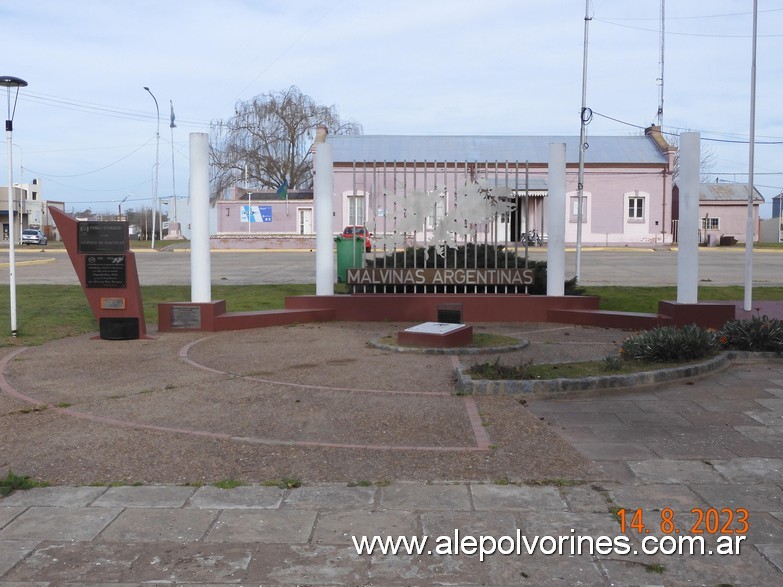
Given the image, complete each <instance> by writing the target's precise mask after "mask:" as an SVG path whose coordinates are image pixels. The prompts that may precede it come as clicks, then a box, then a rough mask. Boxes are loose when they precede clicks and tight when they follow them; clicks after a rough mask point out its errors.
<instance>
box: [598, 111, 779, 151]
mask: <svg viewBox="0 0 783 587" xmlns="http://www.w3.org/2000/svg"><path fill="white" fill-rule="evenodd" d="M592 113H593V115H595V116H600V117H601V118H606V119H607V120H611V121H613V122H617V123H619V124H624V125H625V126H630V127H632V128H638V129H640V130H646V129H647V128H648V127H646V126H641V125H639V124H634V123H632V122H626V121H625V120H620V119H619V118H613V117H611V116H607V115H606V114H601V113H600V112H596V111H595V110H593V111H592ZM697 132H699V133H710V134H717V135H719V134H728V133H720V132H718V131H711V130H699V131H697ZM661 134H664V135H670V136H678V135H679V133H676V132H670V131H661ZM701 140H703V141H712V142H714V143H735V144H740V145H747V144H748V143H750V141H749V140H747V139H744V140H743V139H738V140H735V139H717V138H711V137H701ZM754 143H755V144H756V145H783V140H779V141H754Z"/></svg>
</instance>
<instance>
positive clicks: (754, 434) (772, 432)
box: [734, 426, 783, 442]
mask: <svg viewBox="0 0 783 587" xmlns="http://www.w3.org/2000/svg"><path fill="white" fill-rule="evenodd" d="M734 429H735V430H736V431H737V432H740V433H742V434H744V435H745V436H747V437H748V438H750V439H751V440H755V441H757V442H780V441H783V426H735V427H734Z"/></svg>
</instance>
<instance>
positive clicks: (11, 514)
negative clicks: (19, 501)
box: [0, 506, 27, 528]
mask: <svg viewBox="0 0 783 587" xmlns="http://www.w3.org/2000/svg"><path fill="white" fill-rule="evenodd" d="M26 509H27V508H25V507H22V506H18V507H4V506H0V528H2V527H3V526H5V525H6V524H8V523H9V522H10V521H11V520H13V519H14V518H15V517H17V516H18V515H19V514H21V513H22V512H23V511H25V510H26Z"/></svg>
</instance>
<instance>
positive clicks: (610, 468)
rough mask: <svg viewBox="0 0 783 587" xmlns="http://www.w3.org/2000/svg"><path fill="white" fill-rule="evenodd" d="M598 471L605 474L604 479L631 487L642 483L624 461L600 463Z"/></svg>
mask: <svg viewBox="0 0 783 587" xmlns="http://www.w3.org/2000/svg"><path fill="white" fill-rule="evenodd" d="M598 470H599V471H600V472H601V473H602V474H603V476H604V479H606V480H608V481H614V482H616V483H628V484H631V485H633V484H638V483H641V481H640V480H639V478H638V477H637V476H636V474H635V473H634V472H633V471H632V470H631V468H630V467H629V466H628V464H627V463H624V462H622V461H603V462H601V463H598Z"/></svg>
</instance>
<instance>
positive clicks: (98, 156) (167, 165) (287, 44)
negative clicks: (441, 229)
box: [0, 0, 783, 216]
mask: <svg viewBox="0 0 783 587" xmlns="http://www.w3.org/2000/svg"><path fill="white" fill-rule="evenodd" d="M752 7H753V4H752V0H741V1H740V0H710V1H709V2H707V1H705V0H694V1H691V2H672V1H671V0H669V1H668V2H667V3H666V17H667V21H666V32H667V34H666V38H665V74H664V91H665V92H664V115H663V125H664V131H668V132H674V133H678V132H681V131H683V130H698V131H701V132H702V137H703V138H704V139H710V140H705V141H704V142H703V146H704V147H705V148H707V149H709V150H710V151H711V152H712V155H713V159H714V163H713V166H712V169H711V173H713V174H719V176H720V177H721V178H722V179H726V180H736V181H742V182H744V181H747V171H748V145H747V143H746V142H743V141H747V138H748V130H749V121H750V65H751V32H752V28H751V27H752V16H751V13H752ZM759 10H760V13H759V22H758V65H757V106H756V108H757V110H756V138H757V141H758V142H759V144H758V145H757V146H756V166H755V171H756V178H755V183H756V184H757V186H758V187H759V189H760V191H761V192H762V194H764V195H765V197H767V199H768V200H769V198H770V197H771V196H774V195H776V194H778V193H780V192H781V191H783V166H782V165H781V162H783V156H782V155H783V114H782V113H781V112H782V111H781V109H780V107H779V105H780V104H782V103H783V81H781V80H783V60H781V59H780V55H781V54H783V0H769V1H765V2H760V3H759ZM590 13H591V16H592V20H591V21H590V25H589V41H590V42H589V50H588V74H589V76H588V88H587V105H588V107H590V108H591V109H592V110H593V111H594V113H595V115H594V117H593V120H592V122H591V123H590V125H589V127H588V141H589V135H591V134H592V135H627V134H632V133H636V132H639V128H638V127H644V126H647V125H649V124H650V123H653V122H655V120H656V112H657V109H658V91H659V90H658V85H657V78H658V77H659V75H660V65H659V47H660V43H659V30H658V29H659V15H660V2H659V0H635V1H633V2H628V1H627V0H592V1H591V3H590ZM584 14H585V2H584V0H548V1H546V2H541V1H537V2H533V1H531V0H484V1H483V2H476V1H475V0H427V1H426V2H422V1H420V0H418V1H414V0H386V1H384V2H367V1H366V0H318V1H315V0H299V1H297V2H290V1H288V0H280V1H277V0H272V1H269V0H220V1H219V2H218V1H217V0H187V1H180V0H168V1H167V0H163V1H158V2H150V1H146V0H135V1H125V2H120V1H116V0H111V1H103V2H97V1H94V0H68V1H66V2H63V1H62V0H30V1H28V2H14V3H10V2H5V3H3V4H1V5H0V22H2V23H3V47H4V51H3V53H4V59H3V60H2V61H3V65H2V71H0V73H2V74H3V75H13V76H17V77H20V78H23V79H25V80H26V81H27V82H28V84H29V86H28V87H27V88H24V89H23V90H22V91H21V92H20V96H19V103H18V105H17V109H16V114H15V118H14V143H15V145H18V148H17V147H15V148H14V154H13V156H14V181H15V182H19V180H20V176H21V179H23V180H24V181H25V182H29V181H30V180H31V179H32V178H33V177H37V178H40V180H41V183H42V193H43V195H44V197H46V198H48V199H52V200H61V201H65V202H66V204H67V209H68V211H71V210H72V209H75V210H82V209H84V208H87V207H90V208H92V209H93V210H96V211H104V210H105V211H113V210H116V209H117V205H118V203H119V202H120V201H121V200H123V199H125V198H127V201H126V203H125V204H123V208H126V207H139V206H142V205H146V206H149V205H150V204H151V200H152V177H153V169H154V163H155V131H156V113H155V103H154V101H153V100H152V98H151V96H150V95H149V94H148V93H147V92H146V91H145V90H144V89H143V86H149V87H150V89H151V90H152V92H153V93H154V94H155V97H156V98H157V100H158V103H159V105H160V111H161V143H160V168H159V173H160V175H159V182H160V185H159V194H160V196H161V197H167V196H170V195H171V193H172V191H173V190H174V184H173V182H172V159H173V163H174V178H175V181H176V192H177V194H178V195H179V196H180V197H184V196H185V195H186V194H187V180H188V165H187V153H188V134H189V133H191V132H208V129H209V124H210V122H211V121H214V120H217V119H225V118H228V117H230V116H231V114H232V113H233V110H234V105H235V104H236V102H238V101H244V100H249V99H250V98H252V97H253V96H256V95H258V94H263V93H266V92H270V91H279V90H282V89H285V88H287V87H289V86H291V85H296V86H298V87H299V88H300V89H301V91H302V92H303V93H304V94H307V95H309V96H311V97H313V98H314V99H315V100H316V101H318V102H320V103H323V104H327V105H336V106H337V108H338V109H339V112H340V114H341V116H342V117H343V118H347V119H353V120H356V121H357V122H359V123H361V124H362V125H363V127H364V132H365V133H366V134H484V135H493V134H500V135H509V134H536V135H546V134H572V135H578V134H579V109H580V106H581V83H582V55H583V41H584V37H583V34H584ZM9 48H12V49H11V50H9ZM3 100H4V101H5V96H3ZM170 101H173V104H174V110H175V113H176V124H177V128H176V129H174V137H173V144H172V141H171V132H170V128H169V109H170ZM612 119H615V120H612ZM731 141H736V142H731ZM762 142H763V143H765V144H761V143H762ZM766 143H769V144H766ZM172 147H173V148H172ZM0 149H2V155H3V157H4V159H3V161H5V156H6V146H5V142H3V143H2V146H1V147H0ZM6 173H7V172H6V171H5V166H3V171H2V172H1V173H0V183H2V184H3V185H5V184H6V183H7V177H6ZM768 210H769V207H768V206H765V207H764V208H763V209H762V215H766V216H768V215H769V213H768ZM764 212H767V214H764Z"/></svg>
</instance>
